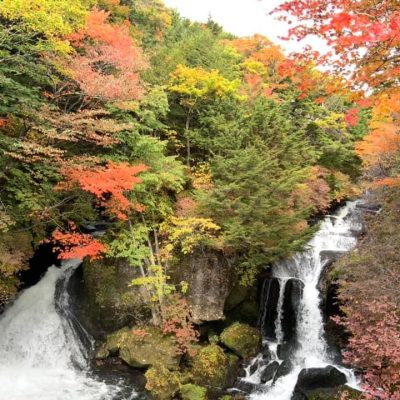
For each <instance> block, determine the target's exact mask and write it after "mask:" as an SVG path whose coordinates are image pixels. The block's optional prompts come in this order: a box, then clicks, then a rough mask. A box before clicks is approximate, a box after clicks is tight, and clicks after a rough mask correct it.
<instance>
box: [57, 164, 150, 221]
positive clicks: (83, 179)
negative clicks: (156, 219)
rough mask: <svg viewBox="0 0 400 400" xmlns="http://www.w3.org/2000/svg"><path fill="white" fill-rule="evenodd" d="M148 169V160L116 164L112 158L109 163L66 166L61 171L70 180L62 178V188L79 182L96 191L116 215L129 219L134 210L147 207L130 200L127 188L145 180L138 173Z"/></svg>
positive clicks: (107, 207)
mask: <svg viewBox="0 0 400 400" xmlns="http://www.w3.org/2000/svg"><path fill="white" fill-rule="evenodd" d="M146 170H147V167H146V166H145V165H144V164H139V165H136V166H132V165H129V164H127V163H121V164H115V163H114V162H112V161H109V162H108V163H107V166H106V167H96V168H94V169H93V168H91V169H75V168H74V167H71V166H66V167H64V169H63V170H62V171H61V172H62V174H63V175H64V176H65V177H66V178H67V181H64V182H61V183H60V184H59V185H58V189H59V190H60V189H67V188H70V187H71V185H73V184H75V183H76V184H78V185H79V187H80V188H81V189H82V190H84V191H87V192H89V193H91V194H93V195H94V196H95V197H96V198H97V199H98V201H99V205H100V206H104V207H105V208H106V210H107V211H109V212H110V213H111V214H112V215H115V216H116V217H117V218H119V219H122V220H126V219H127V218H128V212H129V211H130V210H132V209H134V210H136V211H139V212H140V211H143V206H142V205H140V204H133V203H132V202H130V201H129V199H128V198H127V197H126V196H125V195H124V192H126V191H130V190H133V188H134V186H135V185H137V184H138V183H141V182H142V179H141V178H139V177H137V176H136V175H137V174H139V173H140V172H143V171H146Z"/></svg>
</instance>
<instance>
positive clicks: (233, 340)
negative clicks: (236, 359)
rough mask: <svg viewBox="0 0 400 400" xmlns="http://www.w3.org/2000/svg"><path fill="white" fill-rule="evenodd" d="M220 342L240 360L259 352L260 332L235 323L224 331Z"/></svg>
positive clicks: (248, 326)
mask: <svg viewBox="0 0 400 400" xmlns="http://www.w3.org/2000/svg"><path fill="white" fill-rule="evenodd" d="M221 341H222V343H223V344H224V345H225V346H226V347H228V348H229V349H230V350H232V351H233V352H234V353H235V354H237V355H238V356H240V357H241V358H248V357H252V356H255V355H256V354H257V353H258V352H260V350H261V333H260V331H259V330H258V329H256V328H253V327H251V326H250V325H247V324H242V323H240V322H235V323H233V324H232V325H230V326H229V327H228V328H226V329H224V331H223V332H222V333H221Z"/></svg>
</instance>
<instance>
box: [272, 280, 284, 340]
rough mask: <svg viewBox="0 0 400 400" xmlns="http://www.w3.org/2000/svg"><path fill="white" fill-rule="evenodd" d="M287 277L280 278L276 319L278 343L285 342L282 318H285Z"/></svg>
mask: <svg viewBox="0 0 400 400" xmlns="http://www.w3.org/2000/svg"><path fill="white" fill-rule="evenodd" d="M286 282H287V279H285V278H282V279H280V280H279V297H278V304H277V311H278V315H277V317H276V320H275V336H276V341H277V343H282V342H283V330H282V318H283V301H284V296H285V288H286Z"/></svg>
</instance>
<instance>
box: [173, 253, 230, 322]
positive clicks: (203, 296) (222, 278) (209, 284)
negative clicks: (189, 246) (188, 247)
mask: <svg viewBox="0 0 400 400" xmlns="http://www.w3.org/2000/svg"><path fill="white" fill-rule="evenodd" d="M174 280H175V281H177V282H180V281H185V282H187V283H188V284H189V290H188V294H187V299H188V302H189V306H190V309H191V312H192V316H193V319H194V321H195V322H196V323H200V322H207V321H217V320H220V319H223V318H224V305H225V301H226V299H227V297H228V295H229V293H230V292H231V290H232V288H233V287H234V285H235V282H236V280H237V278H236V273H235V269H234V267H233V263H232V262H231V261H230V260H228V259H226V258H225V257H224V256H223V255H222V254H221V253H218V252H214V251H209V252H203V251H200V250H199V251H197V252H195V253H193V254H189V255H187V256H185V257H184V258H183V259H182V261H181V262H180V263H179V266H177V268H176V272H175V273H174Z"/></svg>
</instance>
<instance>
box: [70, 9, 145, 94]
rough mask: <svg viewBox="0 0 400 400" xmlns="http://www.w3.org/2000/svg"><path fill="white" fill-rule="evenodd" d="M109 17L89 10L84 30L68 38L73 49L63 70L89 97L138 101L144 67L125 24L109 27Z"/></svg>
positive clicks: (102, 12)
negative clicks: (140, 75)
mask: <svg viewBox="0 0 400 400" xmlns="http://www.w3.org/2000/svg"><path fill="white" fill-rule="evenodd" d="M108 17H109V13H107V12H105V11H102V10H98V9H96V8H95V9H93V10H92V11H91V12H90V13H89V15H88V17H87V21H86V26H85V27H84V28H83V29H82V30H81V31H79V32H77V33H74V34H72V35H70V37H69V40H70V41H71V43H72V44H73V45H74V47H75V48H76V49H77V52H76V54H75V55H74V56H73V58H72V59H71V60H70V63H69V64H68V66H67V68H68V69H69V70H70V71H71V74H72V77H73V78H74V80H75V81H77V82H78V83H79V85H80V87H81V89H82V90H83V91H84V92H85V94H86V95H88V96H90V97H97V98H101V99H103V100H107V101H112V100H118V101H126V100H134V99H138V98H140V96H141V94H142V93H143V88H142V86H141V84H140V77H139V73H140V71H141V70H143V69H144V68H145V67H146V66H147V63H146V61H145V59H144V56H143V53H142V51H141V49H140V48H139V47H137V46H136V45H135V43H134V41H133V39H132V37H131V36H130V35H129V23H128V22H126V23H125V25H112V24H110V23H109V22H107V19H108Z"/></svg>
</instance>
